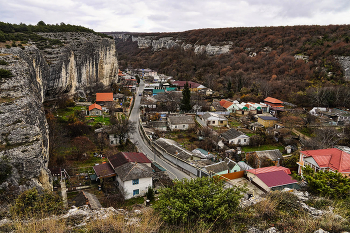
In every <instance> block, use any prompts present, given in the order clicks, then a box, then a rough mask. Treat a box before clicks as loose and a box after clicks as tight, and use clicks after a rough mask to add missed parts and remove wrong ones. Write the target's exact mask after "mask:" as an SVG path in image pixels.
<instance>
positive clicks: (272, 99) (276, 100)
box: [264, 97, 283, 104]
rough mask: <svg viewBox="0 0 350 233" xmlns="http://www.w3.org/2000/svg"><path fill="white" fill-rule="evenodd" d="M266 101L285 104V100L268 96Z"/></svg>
mask: <svg viewBox="0 0 350 233" xmlns="http://www.w3.org/2000/svg"><path fill="white" fill-rule="evenodd" d="M264 101H265V102H269V103H274V104H283V101H281V100H278V99H275V98H272V97H267V98H266V99H264Z"/></svg>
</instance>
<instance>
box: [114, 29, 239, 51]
mask: <svg viewBox="0 0 350 233" xmlns="http://www.w3.org/2000/svg"><path fill="white" fill-rule="evenodd" d="M111 36H113V37H114V38H115V39H116V40H122V41H124V42H125V41H127V40H128V39H129V38H130V35H128V34H111ZM131 41H132V42H137V45H138V47H139V48H149V47H151V48H152V50H153V51H158V50H161V49H171V48H174V47H181V48H183V49H184V50H188V49H193V50H194V52H195V53H196V54H202V53H206V54H208V55H220V54H225V53H228V52H229V51H230V49H231V48H232V42H227V43H226V44H224V45H220V46H213V45H211V44H207V45H197V44H194V45H192V44H188V43H185V42H184V41H182V40H181V39H176V38H173V37H161V38H158V37H156V36H131Z"/></svg>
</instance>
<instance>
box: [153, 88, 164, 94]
mask: <svg viewBox="0 0 350 233" xmlns="http://www.w3.org/2000/svg"><path fill="white" fill-rule="evenodd" d="M164 92H165V90H164V89H153V94H158V93H164Z"/></svg>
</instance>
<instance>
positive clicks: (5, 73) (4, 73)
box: [0, 69, 13, 80]
mask: <svg viewBox="0 0 350 233" xmlns="http://www.w3.org/2000/svg"><path fill="white" fill-rule="evenodd" d="M12 76H13V75H12V73H11V71H9V70H5V69H0V80H2V79H4V78H11V77H12Z"/></svg>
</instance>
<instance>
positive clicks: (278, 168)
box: [247, 166, 291, 175]
mask: <svg viewBox="0 0 350 233" xmlns="http://www.w3.org/2000/svg"><path fill="white" fill-rule="evenodd" d="M247 171H248V172H251V173H253V174H261V173H268V172H275V171H284V172H285V173H287V174H288V175H290V174H291V172H290V170H289V168H286V167H282V166H271V167H262V168H257V169H250V170H247Z"/></svg>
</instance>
